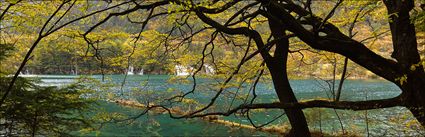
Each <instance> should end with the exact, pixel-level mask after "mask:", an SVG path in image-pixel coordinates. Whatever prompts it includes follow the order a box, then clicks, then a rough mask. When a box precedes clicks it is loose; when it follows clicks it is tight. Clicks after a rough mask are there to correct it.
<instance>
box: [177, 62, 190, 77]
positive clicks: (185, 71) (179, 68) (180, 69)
mask: <svg viewBox="0 0 425 137" xmlns="http://www.w3.org/2000/svg"><path fill="white" fill-rule="evenodd" d="M175 69H176V75H177V76H187V75H190V73H189V71H190V70H189V69H187V67H184V66H182V65H176V66H175Z"/></svg>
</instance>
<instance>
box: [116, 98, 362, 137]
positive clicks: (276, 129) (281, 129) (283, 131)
mask: <svg viewBox="0 0 425 137" xmlns="http://www.w3.org/2000/svg"><path fill="white" fill-rule="evenodd" d="M109 102H114V103H116V104H118V105H121V106H126V107H132V108H138V109H146V108H148V106H146V105H145V104H141V103H139V102H138V101H135V100H124V99H119V100H110V101H109ZM150 106H154V104H150ZM150 111H151V112H154V113H158V114H163V113H168V112H167V111H166V110H165V109H163V108H153V109H151V110H150ZM170 112H171V113H172V114H175V115H184V114H186V113H185V112H184V111H182V110H181V109H178V108H172V109H170ZM200 119H201V120H204V121H207V122H211V123H215V124H220V125H224V126H228V127H232V128H242V129H248V130H252V131H262V132H266V133H270V134H275V135H279V136H288V133H289V131H290V128H289V126H276V125H272V126H266V127H261V128H256V127H254V126H252V125H249V124H242V123H237V122H232V121H229V120H223V119H220V116H216V115H211V116H205V117H201V118H200ZM311 135H312V136H316V137H322V136H324V134H322V133H320V132H311ZM326 136H329V135H326ZM336 136H338V135H336ZM348 136H353V135H348ZM354 136H355V135H354Z"/></svg>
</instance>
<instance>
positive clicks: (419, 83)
mask: <svg viewBox="0 0 425 137" xmlns="http://www.w3.org/2000/svg"><path fill="white" fill-rule="evenodd" d="M384 3H385V6H386V7H387V10H388V15H389V20H390V21H389V24H390V29H391V35H392V41H393V48H394V52H393V53H392V55H391V57H393V58H395V59H396V60H397V62H398V63H399V64H400V65H401V67H402V70H403V74H404V78H406V81H402V80H399V81H398V82H399V83H396V84H397V85H398V86H399V87H400V88H401V90H402V95H401V96H402V99H403V102H404V104H403V105H404V106H406V107H407V108H408V109H409V110H410V111H411V112H412V114H413V116H415V118H416V119H417V120H418V121H419V122H420V123H421V125H422V126H423V127H425V92H424V90H425V72H424V68H423V66H422V63H420V55H419V52H418V47H417V46H418V43H417V39H416V31H415V26H414V25H413V24H412V22H411V20H410V15H409V12H410V11H411V10H412V9H413V7H414V1H413V0H403V1H401V0H384Z"/></svg>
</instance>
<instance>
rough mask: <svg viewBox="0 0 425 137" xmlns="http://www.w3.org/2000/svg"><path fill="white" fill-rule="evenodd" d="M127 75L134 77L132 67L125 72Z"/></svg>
mask: <svg viewBox="0 0 425 137" xmlns="http://www.w3.org/2000/svg"><path fill="white" fill-rule="evenodd" d="M127 75H134V67H133V66H130V67H129V68H128V70H127Z"/></svg>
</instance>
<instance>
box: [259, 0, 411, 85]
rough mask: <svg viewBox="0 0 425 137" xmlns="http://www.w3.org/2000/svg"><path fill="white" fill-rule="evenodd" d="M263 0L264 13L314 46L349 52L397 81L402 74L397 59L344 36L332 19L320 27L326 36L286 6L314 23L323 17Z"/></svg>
mask: <svg viewBox="0 0 425 137" xmlns="http://www.w3.org/2000/svg"><path fill="white" fill-rule="evenodd" d="M263 3H266V4H265V5H267V10H268V11H267V12H266V13H263V15H264V16H266V17H268V18H269V19H275V20H277V21H280V22H282V23H283V24H286V25H287V26H288V29H289V30H290V31H292V32H293V33H295V34H296V35H297V36H298V37H299V38H300V39H301V40H302V41H304V42H305V43H307V44H308V45H310V46H311V47H313V48H315V49H319V50H325V51H329V52H334V53H338V54H341V55H343V56H346V57H348V58H349V59H351V60H352V61H354V62H356V63H357V64H359V65H361V66H363V67H365V68H367V69H369V70H371V71H372V72H374V73H375V74H377V75H379V76H381V77H383V78H385V79H387V80H389V81H392V82H394V83H396V84H397V82H396V78H398V77H400V76H402V75H403V73H402V71H401V70H400V66H399V64H397V62H395V61H392V60H389V59H385V58H383V57H382V56H380V55H378V54H376V53H374V52H373V51H371V50H370V49H368V48H367V47H366V46H365V45H363V44H362V43H360V42H357V41H355V40H353V39H351V38H349V37H348V36H345V35H344V34H343V33H342V32H340V31H339V29H338V28H337V27H336V26H334V25H332V24H330V23H326V24H325V25H323V29H321V30H319V31H320V32H323V33H326V36H318V35H315V34H314V33H313V32H311V31H308V30H306V29H305V28H304V27H303V26H302V25H301V23H300V22H298V21H297V20H296V19H295V18H294V17H293V16H292V15H290V14H289V13H288V12H286V10H285V9H288V8H291V10H292V11H294V12H296V13H297V14H299V15H300V16H304V17H303V18H306V19H307V21H308V22H309V23H310V24H312V25H317V24H321V21H320V19H318V18H317V17H306V16H308V15H309V13H308V12H307V11H306V10H304V9H303V8H301V7H299V6H298V5H295V4H286V5H283V4H280V3H277V2H275V1H268V0H264V1H263Z"/></svg>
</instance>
